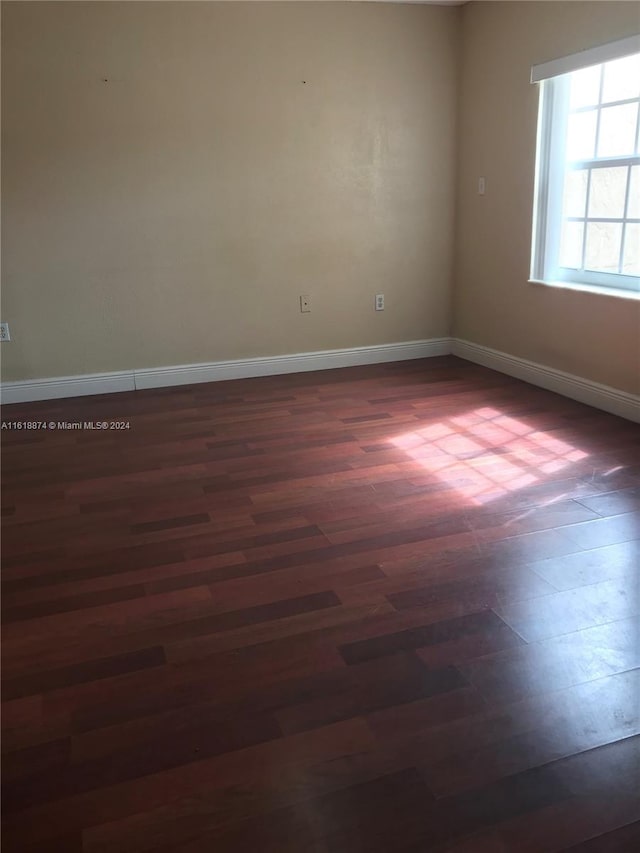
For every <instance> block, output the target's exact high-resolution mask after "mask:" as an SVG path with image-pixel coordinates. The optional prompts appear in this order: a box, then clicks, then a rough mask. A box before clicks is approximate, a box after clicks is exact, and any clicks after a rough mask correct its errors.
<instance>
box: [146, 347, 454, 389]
mask: <svg viewBox="0 0 640 853" xmlns="http://www.w3.org/2000/svg"><path fill="white" fill-rule="evenodd" d="M450 352H451V339H450V338H432V339H431V340H424V341H405V342H403V343H398V344H378V345H376V346H368V347H352V348H350V349H335V350H320V351H319V352H301V353H295V354H294V355H276V356H265V357H262V358H242V359H238V360H237V361H214V362H211V363H210V364H185V365H180V366H178V367H157V368H156V367H152V368H148V369H146V370H136V371H135V380H136V388H163V387H165V386H169V385H190V384H192V383H194V382H219V381H220V380H222V379H248V378H250V377H254V376H275V375H277V374H281V373H305V372H307V371H309V370H329V369H330V368H334V367H356V366H358V365H360V364H381V363H382V362H388V361H407V360H409V359H413V358H429V357H431V356H434V355H448V354H449V353H450Z"/></svg>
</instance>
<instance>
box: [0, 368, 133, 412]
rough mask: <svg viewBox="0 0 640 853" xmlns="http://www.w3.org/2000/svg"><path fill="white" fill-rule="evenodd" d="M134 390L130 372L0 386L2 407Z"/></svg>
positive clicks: (63, 377)
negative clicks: (10, 404) (8, 404)
mask: <svg viewBox="0 0 640 853" xmlns="http://www.w3.org/2000/svg"><path fill="white" fill-rule="evenodd" d="M135 388H136V386H135V381H134V377H133V371H132V370H120V371H117V372H115V373H87V374H85V375H84V376H55V377H53V378H52V379H26V380H25V381H24V382H3V383H2V386H0V390H1V394H2V402H3V403H4V404H7V403H30V402H33V401H34V400H57V399H60V398H62V397H86V396H88V395H89V394H112V393H114V392H116V391H135Z"/></svg>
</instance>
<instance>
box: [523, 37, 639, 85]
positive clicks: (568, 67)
mask: <svg viewBox="0 0 640 853" xmlns="http://www.w3.org/2000/svg"><path fill="white" fill-rule="evenodd" d="M634 53H640V33H638V34H637V35H633V36H629V37H628V38H624V39H618V41H610V42H608V43H607V44H599V45H597V46H596V47H590V48H588V49H587V50H581V51H580V52H579V53H572V54H571V55H570V56H563V57H561V58H560V59H551V60H550V61H549V62H541V63H540V64H539V65H534V66H533V67H532V68H531V82H532V83H540V82H541V81H542V80H548V79H549V78H551V77H558V76H560V74H569V73H570V72H571V71H580V69H581V68H588V67H589V66H590V65H601V64H602V63H603V62H610V61H611V60H612V59H622V58H623V57H625V56H631V55H632V54H634Z"/></svg>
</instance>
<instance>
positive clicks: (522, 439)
mask: <svg viewBox="0 0 640 853" xmlns="http://www.w3.org/2000/svg"><path fill="white" fill-rule="evenodd" d="M391 441H392V442H393V444H394V445H395V446H396V447H398V448H400V449H401V450H404V451H405V453H407V454H408V455H409V456H410V457H411V458H412V459H415V460H416V462H419V463H420V465H421V466H422V467H423V468H424V469H426V470H427V471H428V472H430V473H432V474H435V475H436V476H437V477H439V478H440V479H441V480H443V481H444V482H445V483H447V485H449V486H451V488H455V489H457V490H458V491H459V492H460V493H461V494H462V495H463V496H464V497H465V498H467V499H468V500H470V501H472V502H473V503H475V504H485V503H489V502H490V501H493V500H495V499H496V498H499V497H503V496H504V495H506V494H509V493H510V492H514V491H517V490H518V489H523V488H525V487H526V486H531V485H533V484H534V483H536V482H538V481H541V480H544V479H545V476H548V475H551V474H556V473H557V472H558V471H561V470H562V469H563V468H566V467H568V466H569V465H571V464H573V463H575V462H579V461H580V460H581V459H584V458H585V457H586V456H588V454H587V453H585V452H584V451H582V450H578V449H577V448H576V447H573V446H572V445H570V444H567V443H566V442H565V441H561V440H560V439H558V438H556V437H555V436H554V435H552V434H550V433H546V432H542V431H540V430H537V429H534V428H532V427H531V426H529V425H527V424H526V423H525V422H523V421H520V420H517V419H516V418H513V417H510V416H509V415H504V414H502V413H501V412H499V411H498V410H497V409H493V408H489V407H484V408H481V409H475V410H474V411H472V412H468V413H466V414H464V415H456V416H455V417H451V418H445V419H443V420H442V421H439V422H438V423H435V424H430V425H429V426H426V427H423V428H422V429H418V430H415V431H412V432H406V433H403V434H402V435H399V436H396V437H395V438H392V439H391Z"/></svg>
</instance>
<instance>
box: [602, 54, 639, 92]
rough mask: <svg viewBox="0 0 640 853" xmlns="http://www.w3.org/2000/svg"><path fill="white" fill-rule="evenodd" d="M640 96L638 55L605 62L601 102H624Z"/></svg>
mask: <svg viewBox="0 0 640 853" xmlns="http://www.w3.org/2000/svg"><path fill="white" fill-rule="evenodd" d="M639 95H640V54H636V55H635V56H625V58H624V59H616V60H614V61H613V62H607V64H606V65H605V66H604V84H603V87H602V101H603V103H606V102H607V101H624V100H625V99H626V98H637V97H638V96H639Z"/></svg>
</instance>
